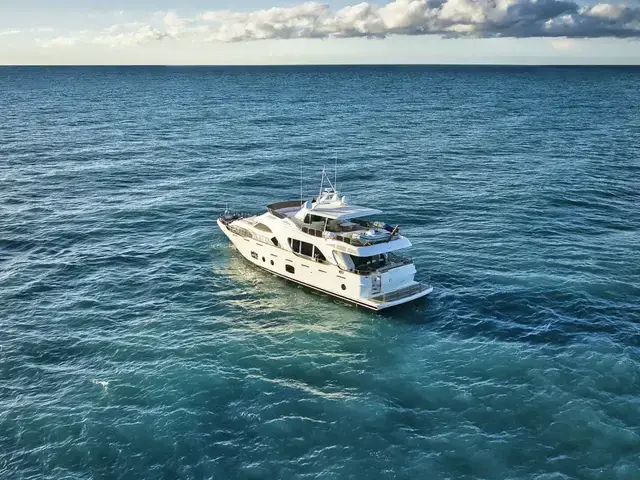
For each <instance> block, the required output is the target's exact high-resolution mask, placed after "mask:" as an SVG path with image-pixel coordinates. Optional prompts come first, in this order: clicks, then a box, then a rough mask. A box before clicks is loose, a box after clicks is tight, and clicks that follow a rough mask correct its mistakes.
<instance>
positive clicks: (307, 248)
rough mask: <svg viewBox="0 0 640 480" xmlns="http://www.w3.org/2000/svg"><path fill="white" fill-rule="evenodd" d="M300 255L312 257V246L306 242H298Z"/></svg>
mask: <svg viewBox="0 0 640 480" xmlns="http://www.w3.org/2000/svg"><path fill="white" fill-rule="evenodd" d="M300 253H301V254H302V255H306V256H307V257H312V256H313V244H312V243H307V242H300Z"/></svg>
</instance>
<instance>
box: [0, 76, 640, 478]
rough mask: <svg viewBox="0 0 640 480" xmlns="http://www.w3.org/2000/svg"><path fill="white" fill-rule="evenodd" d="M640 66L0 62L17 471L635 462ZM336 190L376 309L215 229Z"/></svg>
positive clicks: (5, 406)
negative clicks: (372, 248)
mask: <svg viewBox="0 0 640 480" xmlns="http://www.w3.org/2000/svg"><path fill="white" fill-rule="evenodd" d="M639 92H640V69H639V68H594V67H592V68H578V67H576V68H551V67H549V68H534V67H531V68H521V67H393V66H390V67H281V68H266V67H256V68H241V67H238V68H161V67H158V68H0V478H2V479H5V478H6V479H22V478H56V479H57V478H73V479H76V478H77V479H89V478H96V479H97V478H122V479H129V478H131V479H137V478H151V479H155V478H167V479H172V478H216V479H218V478H251V479H263V478H265V479H266V478H282V479H293V478H322V479H329V478H335V479H338V478H340V479H342V478H363V479H370V478H398V479H405V478H406V479H418V478H419V479H422V478H424V479H447V478H448V479H472V478H474V479H475V478H477V479H480V478H482V479H498V480H503V479H507V478H508V479H537V480H551V479H554V480H559V479H624V480H637V479H639V478H640V93H639ZM336 155H338V158H339V172H338V186H339V188H340V189H341V190H342V191H343V193H346V194H348V195H349V196H350V197H351V198H352V199H353V200H354V201H357V202H358V203H362V204H365V205H371V206H380V207H381V208H383V209H384V210H385V215H384V216H383V217H382V218H383V219H384V220H386V221H388V222H392V223H394V224H395V223H399V224H400V225H401V229H402V231H403V232H404V233H405V234H406V235H408V236H409V238H410V239H411V240H412V241H413V243H414V247H413V249H412V252H411V254H412V256H413V258H414V260H415V263H416V265H417V268H418V270H419V276H420V278H421V279H423V280H424V281H426V282H428V283H430V284H431V285H433V286H434V292H433V294H432V295H431V296H430V297H429V299H428V300H427V301H425V302H418V303H415V304H412V305H410V306H406V307H403V308H400V309H398V310H396V311H394V312H391V313H389V314H382V315H379V314H373V313H369V312H367V311H362V310H360V309H356V308H353V307H348V306H345V305H343V304H338V303H334V302H333V301H332V300H330V299H328V298H326V297H322V296H317V295H314V294H311V293H309V292H307V291H306V290H302V289H299V288H297V287H294V286H291V285H289V284H286V283H283V282H282V281H281V280H279V279H276V278H273V277H271V276H268V275H266V274H264V273H262V272H259V271H255V270H254V269H253V268H252V267H251V266H249V265H248V264H247V263H245V262H244V261H243V260H241V258H240V257H239V255H238V254H237V253H236V252H235V251H234V250H233V249H232V248H231V247H230V246H229V245H228V242H227V241H226V239H225V237H224V236H223V234H222V233H221V232H220V231H219V230H218V229H217V226H216V225H215V219H216V216H217V215H218V214H219V213H220V212H221V211H222V210H224V207H225V204H226V203H227V202H228V203H229V205H230V207H231V208H234V209H238V210H249V211H256V212H257V211H260V210H261V209H262V208H263V206H264V205H265V204H266V203H269V202H272V201H277V200H287V199H295V198H298V195H299V193H298V192H299V184H298V178H299V174H298V172H299V168H300V167H299V165H300V163H301V162H302V163H303V164H304V165H305V168H304V173H305V189H306V191H307V192H308V194H309V196H311V195H312V194H313V193H314V192H315V191H316V188H317V187H318V182H319V173H320V169H321V168H322V165H323V164H327V165H328V166H333V162H334V157H335V156H336Z"/></svg>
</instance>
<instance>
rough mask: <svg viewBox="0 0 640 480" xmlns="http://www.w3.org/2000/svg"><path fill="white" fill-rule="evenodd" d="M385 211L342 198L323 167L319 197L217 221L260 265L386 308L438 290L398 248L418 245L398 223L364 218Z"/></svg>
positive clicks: (365, 304)
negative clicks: (421, 278)
mask: <svg viewBox="0 0 640 480" xmlns="http://www.w3.org/2000/svg"><path fill="white" fill-rule="evenodd" d="M325 183H326V184H328V187H326V188H325V186H324V185H325ZM379 213H381V212H380V210H377V209H374V208H367V207H360V206H357V205H351V204H350V203H349V202H348V200H347V198H346V197H340V195H339V194H338V192H337V191H336V189H335V188H334V186H333V185H332V184H331V181H330V180H329V178H328V177H327V175H326V172H325V171H324V170H323V171H322V180H321V183H320V193H319V195H318V197H317V198H314V199H312V200H307V201H301V200H295V201H289V202H280V203H273V204H271V205H267V211H266V212H265V213H263V214H261V215H240V214H230V213H229V212H228V211H227V212H225V214H224V215H221V216H220V217H219V218H218V225H219V227H220V229H221V230H222V231H223V232H224V233H225V235H226V236H227V237H228V238H229V240H231V242H232V243H233V244H234V245H235V247H236V248H237V249H238V251H239V252H240V253H241V254H242V256H244V257H245V258H246V259H247V260H249V261H250V262H252V263H254V264H255V265H257V266H259V267H261V268H263V269H265V270H268V271H269V272H271V273H274V274H276V275H278V276H280V277H283V278H286V279H288V280H291V281H293V282H296V283H299V284H302V285H305V286H307V287H309V288H313V289H315V290H318V291H321V292H324V293H326V294H329V295H332V296H334V297H338V298H340V299H342V300H346V301H349V302H352V303H355V304H357V305H359V306H362V307H366V308H369V309H372V310H382V309H385V308H389V307H393V306H395V305H399V304H402V303H406V302H409V301H412V300H415V299H417V298H420V297H424V296H425V295H427V294H429V293H430V292H431V291H432V290H433V288H432V287H429V286H426V285H423V284H421V283H419V282H416V281H415V280H414V276H415V273H416V268H415V266H414V264H413V261H411V260H410V259H408V258H405V257H403V256H401V255H399V254H397V253H396V252H397V251H398V250H402V249H405V248H408V247H410V246H411V242H409V240H408V239H407V238H406V237H404V236H402V235H400V233H399V232H398V227H397V226H396V227H391V226H390V225H386V224H383V223H381V222H370V221H366V220H363V219H362V218H363V217H370V216H371V215H375V214H379Z"/></svg>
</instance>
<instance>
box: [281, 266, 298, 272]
mask: <svg viewBox="0 0 640 480" xmlns="http://www.w3.org/2000/svg"><path fill="white" fill-rule="evenodd" d="M284 269H285V270H286V271H287V272H289V273H296V269H295V268H293V265H285V266H284Z"/></svg>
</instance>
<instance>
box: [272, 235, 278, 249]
mask: <svg viewBox="0 0 640 480" xmlns="http://www.w3.org/2000/svg"><path fill="white" fill-rule="evenodd" d="M271 243H273V244H274V245H275V246H276V247H277V246H278V239H277V238H276V237H273V238H271Z"/></svg>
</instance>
